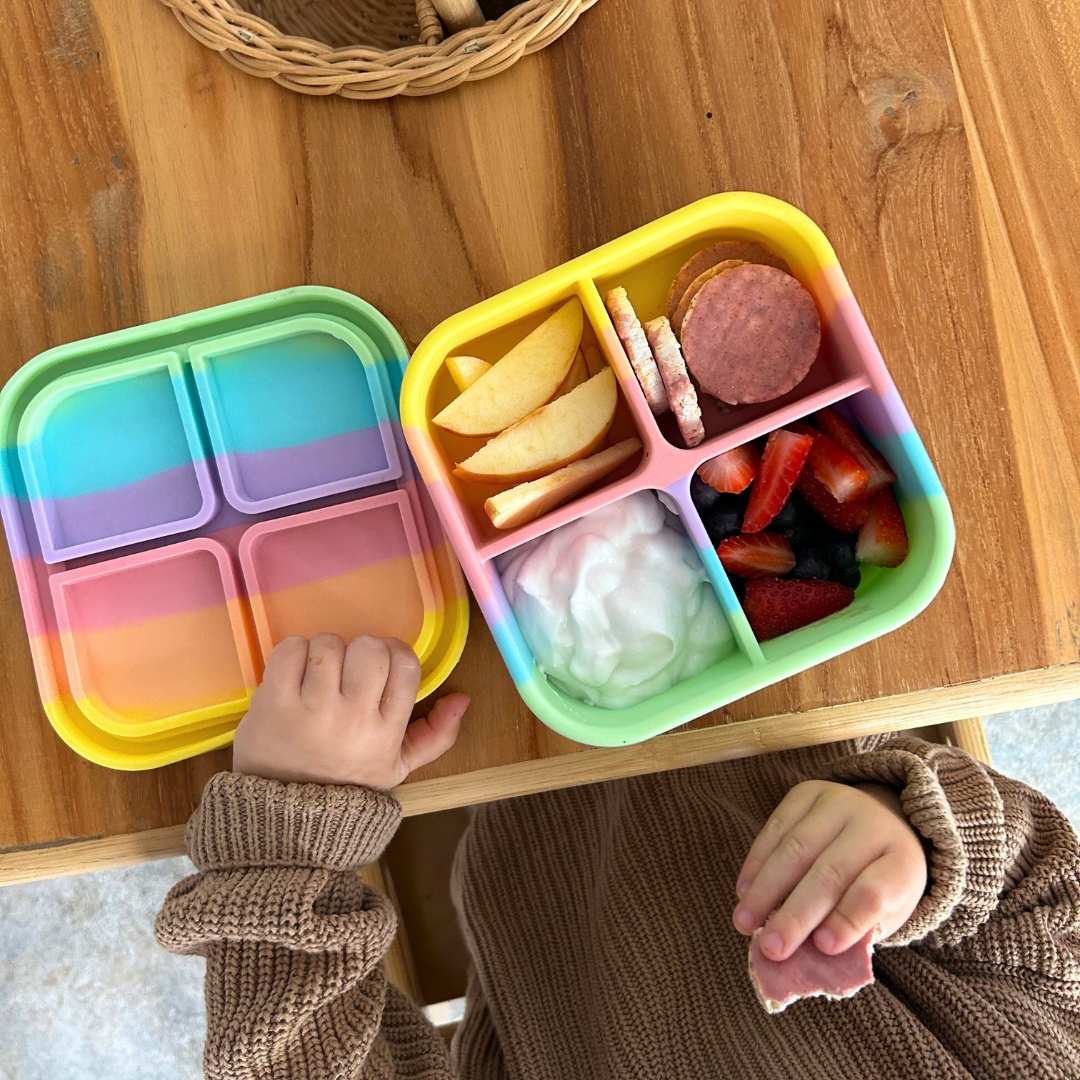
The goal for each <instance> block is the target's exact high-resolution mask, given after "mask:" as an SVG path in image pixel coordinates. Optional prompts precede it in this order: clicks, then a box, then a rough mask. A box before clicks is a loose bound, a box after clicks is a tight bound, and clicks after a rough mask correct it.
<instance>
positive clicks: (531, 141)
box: [0, 0, 1080, 881]
mask: <svg viewBox="0 0 1080 1080" xmlns="http://www.w3.org/2000/svg"><path fill="white" fill-rule="evenodd" d="M842 8H843V11H842V12H841V8H838V7H837V5H835V4H833V3H831V2H827V0H810V2H805V0H780V2H779V3H776V4H760V3H753V2H751V0H731V2H730V3H724V4H712V3H706V2H694V0H691V2H690V3H686V2H682V0H653V2H651V3H648V4H641V3H633V2H632V0H601V3H599V4H598V5H597V6H596V7H595V8H593V9H592V10H591V11H589V12H587V13H586V14H585V15H584V16H582V18H581V21H580V22H579V24H578V25H577V26H576V27H574V28H573V30H572V31H571V32H570V33H568V34H567V35H566V36H565V37H563V38H562V39H561V40H560V41H558V42H557V43H556V44H555V45H553V46H552V47H550V48H548V49H546V50H545V51H543V52H541V53H539V54H537V55H536V56H533V57H529V58H526V59H525V60H523V61H521V62H519V63H518V64H516V65H515V66H514V67H513V68H511V69H510V70H509V71H508V72H506V73H505V74H502V75H500V76H498V77H495V78H493V79H491V80H488V81H486V82H482V83H479V84H475V85H472V86H466V87H464V88H461V89H458V90H455V91H452V92H449V93H445V94H441V95H438V96H436V97H431V98H421V99H395V100H392V101H389V102H377V103H360V102H348V101H343V100H339V99H337V98H332V99H319V98H303V97H300V96H298V95H296V94H292V93H289V92H287V91H285V90H282V89H281V88H279V87H277V86H275V85H274V84H273V83H270V82H267V81H261V80H259V79H256V78H253V77H250V76H246V75H243V74H241V73H240V72H238V71H235V70H234V69H232V68H231V67H229V66H228V65H226V64H225V63H224V62H223V61H222V60H221V59H219V58H218V57H217V56H215V55H213V54H212V53H211V52H210V51H208V50H206V49H204V48H203V47H201V46H200V45H199V44H197V43H196V42H195V41H194V40H193V39H192V38H190V37H189V36H188V35H187V34H186V33H185V32H184V31H183V30H182V29H181V27H180V26H179V25H178V24H177V23H176V21H175V20H174V19H173V17H172V16H171V15H170V14H169V12H168V11H167V10H166V9H164V8H162V7H160V6H159V5H157V4H155V3H153V2H152V0H89V2H85V3H78V4H74V3H69V2H67V0H34V2H33V3H31V2H30V0H13V2H11V3H8V4H4V5H2V6H0V76H2V77H0V148H2V150H0V282H2V285H0V345H2V348H0V374H2V377H3V378H4V379H6V378H7V377H8V376H10V375H11V373H12V372H14V371H15V369H16V368H18V367H19V366H20V365H21V364H23V363H24V362H26V361H27V360H29V359H30V358H31V357H32V356H34V355H36V354H37V353H39V352H41V351H42V350H44V349H47V348H50V347H51V346H54V345H58V344H60V343H62V342H66V341H71V340H74V339H77V338H81V337H86V336H89V335H93V334H100V333H103V332H105V331H108V330H115V329H117V328H119V327H123V326H130V325H132V324H136V323H143V322H147V321H150V320H153V319H161V318H165V317H168V316H170V315H176V314H179V313H182V312H188V311H193V310H195V309H198V308H202V307H206V306H209V305H212V304H219V303H223V302H225V301H228V300H235V299H238V298H240V297H245V296H250V295H253V294H256V293H261V292H266V291H268V290H271V289H279V288H282V287H285V286H289V285H295V284H299V283H304V282H311V283H317V284H323V285H333V286H338V287H340V288H343V289H347V290H349V291H350V292H353V293H356V294H358V295H360V296H362V297H364V298H365V299H367V300H369V301H371V302H372V303H373V304H375V305H376V306H377V307H378V308H379V309H380V310H382V311H383V312H384V313H385V314H386V315H387V316H388V317H389V318H390V320H391V321H392V322H393V323H394V324H395V325H396V326H397V327H398V328H399V329H400V331H401V332H402V334H403V336H404V337H405V339H406V341H407V343H408V344H409V345H410V346H415V345H416V344H417V343H418V342H419V341H420V339H421V338H422V337H423V336H424V334H425V333H426V332H427V331H428V330H429V329H430V328H431V327H433V326H434V325H435V324H436V323H438V322H439V321H440V320H442V319H444V318H446V317H447V316H448V315H450V314H452V313H453V312H455V311H457V310H459V309H461V308H464V307H466V306H468V305H470V304H473V303H475V302H476V301H478V300H480V299H482V298H483V297H486V296H490V295H491V294H493V293H496V292H498V291H500V290H502V289H505V288H507V287H508V286H510V285H513V284H515V283H517V282H520V281H522V280H524V279H525V278H528V277H530V276H532V275H534V274H536V273H538V272H540V271H542V270H545V269H548V268H549V267H552V266H555V265H556V264H558V263H560V262H563V261H564V260H566V259H568V258H571V257H572V256H575V255H578V254H580V253H581V252H583V251H586V250H587V249H589V248H592V247H594V246H596V245H598V244H601V243H604V242H605V241H607V240H610V239H612V238H613V237H615V236H618V235H620V234H622V233H624V232H626V231H628V230H630V229H633V228H634V227H636V226H638V225H641V224H643V223H644V222H647V221H649V220H651V219H653V218H655V217H657V216H659V215H661V214H664V213H667V212H669V211H671V210H674V209H676V208H677V207H679V206H682V205H683V204H685V203H688V202H690V201H692V200H694V199H697V198H700V197H702V196H704V195H707V194H710V193H712V192H716V191H723V190H727V189H749V190H755V191H762V192H766V193H768V194H771V195H775V196H778V197H779V198H782V199H786V200H789V201H790V202H793V203H795V204H796V205H797V206H799V207H801V208H802V209H803V210H805V211H806V212H807V213H808V214H809V215H810V216H811V217H813V218H814V219H815V220H816V221H817V222H818V223H819V224H820V225H821V227H822V228H823V229H824V230H825V232H826V234H827V235H828V236H829V238H830V239H831V241H832V243H833V245H834V247H835V248H836V251H837V253H838V255H839V258H840V261H841V264H842V265H843V267H844V269H845V271H846V273H847V276H848V278H849V280H850V282H851V285H852V288H853V289H854V292H855V295H856V297H857V298H858V300H859V302H860V303H861V305H862V308H863V311H864V312H865V314H866V317H867V320H868V321H869V323H870V326H871V328H872V330H873V332H874V334H875V335H876V338H877V341H878V343H879V344H880V346H881V349H882V352H883V353H884V355H885V359H886V361H887V363H888V365H889V367H890V370H891V371H892V374H893V376H894V378H895V380H896V383H897V386H898V387H899V389H900V393H901V395H902V396H903V398H904V400H905V402H906V403H907V406H908V408H909V410H910V412H911V415H912V417H913V418H914V421H915V424H916V426H917V428H918V430H919V432H920V433H921V435H922V437H923V439H924V441H925V443H926V445H927V448H928V450H929V452H930V455H931V457H932V458H933V460H934V462H935V464H936V466H937V469H938V471H939V474H940V476H941V479H942V481H943V483H944V485H945V489H946V491H947V493H948V495H949V497H950V499H951V501H952V506H953V509H954V512H955V515H956V526H957V548H956V559H955V562H954V564H953V568H952V571H951V573H950V575H949V578H948V581H947V582H946V584H945V587H944V589H943V590H942V592H941V594H940V595H939V597H938V598H937V599H936V600H935V601H934V603H933V604H932V605H931V606H930V608H929V609H928V610H927V611H926V612H925V613H923V614H922V615H920V616H919V617H918V618H917V619H916V620H915V621H914V622H912V623H910V624H909V625H907V626H905V627H904V628H902V629H901V630H898V631H896V632H895V633H893V634H891V635H889V636H888V637H886V638H884V639H881V640H878V641H876V642H873V643H871V644H869V645H866V646H863V647H862V648H860V649H857V650H855V651H854V652H851V653H848V654H846V655H844V656H841V657H839V658H837V659H835V660H832V661H830V662H828V663H826V664H823V665H821V666H820V667H817V668H814V669H812V670H810V671H808V672H806V673H805V674H803V675H800V676H799V677H797V678H793V679H790V680H788V681H786V682H784V683H781V684H779V685H776V686H773V687H771V688H769V689H767V690H764V691H762V692H760V693H757V694H754V695H753V696H751V697H748V698H746V699H744V700H742V701H738V702H735V703H733V704H732V705H730V706H728V707H726V708H724V709H723V710H720V711H719V712H717V713H715V714H712V715H709V716H706V717H703V718H702V719H700V720H698V721H697V722H696V723H694V724H691V725H689V728H685V729H681V730H680V731H678V732H675V733H672V734H670V735H666V736H662V737H661V738H658V739H655V740H652V741H651V742H648V743H645V744H642V745H640V746H636V747H626V748H621V749H618V750H595V749H585V748H582V747H578V746H575V745H574V744H572V743H569V742H567V741H566V740H564V739H562V738H560V737H558V736H556V735H555V734H554V733H552V732H550V731H549V730H548V729H547V728H545V727H544V726H543V725H542V724H540V723H539V722H538V721H537V720H535V719H534V718H533V717H532V716H531V714H529V713H528V712H527V710H526V709H525V707H524V706H523V704H522V702H521V700H520V699H519V698H518V696H517V694H516V692H515V690H514V687H513V684H512V683H511V680H510V678H509V676H508V674H507V673H506V671H505V669H504V667H503V664H502V662H501V660H500V658H499V656H498V654H497V652H496V650H495V647H494V645H493V643H492V640H491V637H490V635H489V634H488V632H487V629H486V627H485V625H484V622H483V619H482V618H481V616H480V614H479V612H478V611H477V610H475V609H474V612H473V623H472V627H473V628H472V632H471V635H470V638H469V643H468V646H467V648H466V650H465V655H464V657H463V658H462V661H461V664H460V665H459V667H458V668H457V670H456V671H455V672H454V674H453V675H452V677H451V678H450V680H449V682H448V683H447V684H446V690H448V691H449V690H466V691H469V692H471V693H472V695H473V705H472V707H471V709H470V712H469V714H468V717H467V719H466V722H465V726H464V729H463V732H462V735H461V738H460V740H459V742H458V744H457V746H456V747H455V748H454V749H453V751H451V752H450V753H448V754H447V755H446V756H445V757H444V758H443V759H442V760H441V761H439V762H437V763H435V764H434V765H432V766H430V767H428V768H426V769H425V770H423V771H422V773H419V774H417V775H416V776H415V777H414V778H413V781H412V782H410V783H409V784H408V785H406V786H405V787H404V788H403V789H402V800H403V802H404V804H405V806H406V808H407V810H409V811H410V812H417V811H422V810H428V809H432V808H435V807H439V806H448V805H454V804H461V803H465V802H471V801H479V800H482V799H486V798H493V797H498V796H501V795H508V794H514V793H517V792H524V791H530V790H536V789H539V788H543V787H551V786H558V785H561V784H570V783H583V782H587V781H589V780H593V779H598V778H603V777H609V776H617V775H625V774H628V773H632V772H641V771H649V770H654V769H661V768H671V767H674V766H677V765H685V764H691V763H694V762H697V761H703V760H709V759H717V758H720V757H724V756H732V755H737V754H745V753H753V752H758V751H761V750H766V749H773V748H777V747H781V746H787V745H793V744H796V743H808V742H821V741H826V740H829V739H836V738H841V737H844V736H846V735H850V734H855V733H858V732H862V731H867V730H874V729H877V730H886V729H895V728H898V727H909V726H913V725H916V724H929V723H936V722H941V721H948V720H953V719H956V718H960V717H972V716H978V715H979V714H981V713H982V712H989V711H996V710H1000V709H1005V708H1010V707H1019V706H1023V705H1028V704H1033V703H1036V702H1040V701H1049V700H1054V699H1060V698H1064V697H1069V696H1075V695H1078V694H1080V557H1078V553H1080V421H1078V420H1077V417H1080V355H1078V353H1077V348H1078V346H1077V342H1080V274H1078V273H1077V269H1078V268H1080V259H1078V254H1080V250H1078V249H1080V231H1078V230H1077V229H1076V228H1075V227H1074V226H1075V211H1076V199H1077V191H1078V190H1080V152H1078V151H1080V56H1078V52H1080V10H1078V9H1077V8H1076V7H1075V5H1060V4H1056V3H1053V2H1052V0H927V2H926V3H924V4H920V5H911V4H908V3H901V2H900V0H849V2H848V3H846V4H844V5H842ZM0 703H2V704H0V709H2V712H0V717H2V726H0V881H2V880H16V879H19V878H25V877H31V876H35V875H40V874H46V873H57V872H63V871H64V870H72V869H79V868H85V867H89V866H94V865H102V864H106V863H117V862H122V861H130V860H134V859H139V858H147V857H152V856H153V855H155V854H170V853H173V852H176V851H178V850H181V834H182V823H183V822H184V821H185V819H186V818H187V816H188V814H189V813H190V812H191V810H192V808H193V807H194V806H195V804H196V801H197V800H198V797H199V792H200V791H201V789H202V786H203V784H204V783H205V782H206V780H207V779H208V778H209V777H210V776H211V775H212V774H213V773H214V772H215V771H217V770H219V769H223V768H227V767H228V765H229V754H228V752H227V751H222V752H219V753H215V754H210V755H206V756H204V757H200V758H197V759H194V760H191V761H187V762H184V763H181V764H178V765H174V766H171V767H169V768H165V769H160V770H157V771H153V772H147V773H119V772H110V771H109V770H106V769H103V768H100V767H98V766H96V765H92V764H90V763H88V762H86V761H84V760H82V759H81V758H79V757H78V756H77V755H75V754H74V753H72V752H71V751H70V750H68V749H67V747H65V746H64V745H63V744H62V743H61V741H60V739H59V738H58V737H57V736H56V735H55V734H54V733H53V731H52V728H51V727H50V726H49V723H48V721H47V720H46V718H45V715H44V713H43V712H42V709H41V706H40V703H39V700H38V695H37V689H36V686H35V682H34V676H33V670H32V667H31V662H30V651H29V647H28V643H27V638H26V631H25V628H24V625H23V618H22V613H21V609H20V606H19V600H18V596H17V592H16V588H15V581H14V577H13V574H12V570H11V565H10V561H9V560H8V559H7V558H4V559H2V560H0Z"/></svg>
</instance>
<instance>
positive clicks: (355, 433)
mask: <svg viewBox="0 0 1080 1080" xmlns="http://www.w3.org/2000/svg"><path fill="white" fill-rule="evenodd" d="M407 362H408V354H407V352H406V350H405V346H404V343H403V342H402V341H401V338H400V337H399V336H398V334H397V332H396V331H395V330H394V329H393V327H392V326H391V325H390V323H389V322H387V320H386V319H385V318H384V317H383V316H382V315H381V314H380V313H379V312H377V311H376V310H375V309H374V308H372V307H371V306H370V305H369V304H366V303H364V301H362V300H360V299H358V298H357V297H354V296H351V295H350V294H348V293H345V292H340V291H338V290H336V289H325V288H318V287H303V288H296V289H286V290H284V291H282V292H277V293H270V294H267V295H265V296H258V297H254V298H252V299H250V300H241V301H238V302H236V303H232V304H226V305H224V306H222V307H217V308H210V309H207V310H205V311H199V312H194V313H192V314H190V315H183V316H179V317H177V318H174V319H167V320H164V321H162V322H157V323H150V324H148V325H146V326H140V327H133V328H131V329H128V330H121V331H118V332H117V333H113V334H106V335H104V336H102V337H97V338H89V339H86V340H84V341H77V342H73V343H71V344H69V345H62V346H60V347H58V348H55V349H51V350H49V351H48V352H46V353H43V354H42V355H40V356H38V357H36V358H35V359H34V360H31V361H30V362H29V363H28V364H26V365H25V366H24V367H23V368H21V369H20V370H19V371H18V372H17V373H16V374H15V376H14V377H13V378H12V379H11V381H10V382H9V383H8V384H7V386H6V387H5V388H4V390H3V392H2V393H0V437H2V438H3V450H2V453H0V512H2V515H3V522H4V529H5V532H6V534H7V541H8V546H9V548H10V551H11V556H12V561H13V562H14V566H15V576H16V580H17V582H18V586H19V594H20V597H21V600H22V606H23V612H24V616H25V619H26V625H27V631H28V633H29V637H30V647H31V653H32V655H33V660H34V666H35V670H36V674H37V679H38V686H39V690H40V693H41V699H42V702H43V704H44V707H45V711H46V713H47V714H48V716H49V719H50V721H51V722H52V724H53V727H55V728H56V730H57V732H58V733H59V734H60V736H61V737H62V738H63V739H64V741H65V742H67V743H68V745H69V746H71V747H72V748H73V749H75V750H76V751H78V752H79V753H80V754H82V755H83V756H84V757H87V758H90V759H91V760H93V761H96V762H98V763H100V764H103V765H108V766H111V767H113V768H119V769H146V768H154V767H157V766H160V765H164V764H168V763H169V762H172V761H176V760H179V759H181V758H185V757H190V756H192V755H194V754H198V753H202V752H204V751H206V750H211V749H214V748H216V747H219V746H224V745H227V744H228V743H229V742H230V741H231V739H232V735H233V731H234V729H235V727H236V724H237V723H238V721H239V719H240V717H241V716H242V715H243V714H244V712H245V710H246V709H247V707H248V704H249V702H250V699H251V693H252V690H253V689H254V687H255V685H256V682H257V680H258V678H259V677H260V675H261V672H262V668H263V664H264V662H265V658H266V656H267V655H268V654H269V652H270V650H271V649H272V647H273V646H274V644H276V643H277V642H278V641H280V640H281V639H282V638H283V637H286V636H288V635H290V634H303V635H305V636H310V635H311V634H313V633H316V632H319V631H332V632H336V633H340V634H341V635H342V636H343V637H345V638H352V637H354V636H356V635H357V634H360V633H372V634H378V635H393V636H395V637H400V638H402V639H403V640H405V641H408V642H410V643H411V644H412V645H413V647H414V648H415V649H416V651H417V653H418V655H419V657H420V660H421V686H420V694H421V696H426V695H427V694H429V693H431V692H432V691H433V690H434V689H435V688H436V687H437V686H438V685H439V684H440V683H442V682H443V680H444V679H445V678H446V677H447V676H448V675H449V673H450V671H451V670H452V669H453V667H454V665H455V664H456V663H457V660H458V658H459V657H460V655H461V650H462V648H463V647H464V644H465V638H466V635H467V633H468V621H469V605H468V596H467V593H466V590H465V583H464V580H463V578H462V576H461V570H460V567H459V565H458V563H457V560H456V559H455V557H454V553H453V550H452V548H451V547H450V544H449V543H448V541H447V540H446V538H445V536H444V534H443V531H442V528H441V525H440V523H439V519H438V516H437V514H436V513H435V511H434V507H433V506H432V503H431V500H430V499H429V497H428V495H427V493H426V491H425V490H424V487H423V485H422V484H420V483H419V482H418V481H417V479H416V477H415V475H414V472H413V466H412V459H411V457H410V455H409V452H408V447H407V446H406V444H405V441H404V438H403V434H402V429H401V423H400V420H399V418H398V412H397V399H398V394H399V390H400V385H401V379H402V376H403V373H404V370H405V366H406V364H407Z"/></svg>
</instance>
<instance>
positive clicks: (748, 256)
mask: <svg viewBox="0 0 1080 1080" xmlns="http://www.w3.org/2000/svg"><path fill="white" fill-rule="evenodd" d="M728 259H741V260H742V261H743V262H749V263H761V264H762V265H763V266H775V267H776V269H777V270H783V271H784V272H785V273H787V274H790V273H791V270H790V268H789V267H788V264H787V263H786V262H784V260H783V259H781V258H780V256H779V255H774V254H773V253H772V252H771V251H770V250H769V249H768V248H766V247H762V245H761V244H759V243H758V242H757V241H756V240H721V241H720V243H718V244H713V245H712V246H711V247H707V248H705V249H704V250H703V251H699V252H698V253H697V254H696V255H694V256H693V257H692V258H690V259H687V261H686V262H685V263H683V265H682V268H681V269H680V270H679V272H678V273H677V274H676V275H675V280H674V281H673V282H672V283H671V289H670V290H669V292H668V310H667V313H668V319H670V320H671V323H672V325H673V326H674V324H675V311H676V309H677V308H678V306H679V301H680V300H681V299H682V295H683V293H684V292H686V288H687V286H688V285H689V284H690V282H692V281H693V280H694V278H696V277H697V276H698V275H699V274H703V273H704V272H705V271H706V270H708V269H709V267H710V266H715V265H716V264H717V263H721V262H726V261H727V260H728Z"/></svg>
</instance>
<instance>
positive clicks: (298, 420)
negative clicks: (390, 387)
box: [188, 315, 402, 514]
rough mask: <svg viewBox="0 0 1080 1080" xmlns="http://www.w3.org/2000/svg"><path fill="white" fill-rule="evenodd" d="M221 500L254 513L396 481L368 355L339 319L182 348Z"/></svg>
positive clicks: (272, 327)
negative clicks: (203, 421)
mask: <svg viewBox="0 0 1080 1080" xmlns="http://www.w3.org/2000/svg"><path fill="white" fill-rule="evenodd" d="M188 356H189V359H190V361H191V366H192V369H193V371H194V373H195V382H196V386H197V387H198V392H199V398H200V400H201V401H202V406H203V411H204V413H205V415H206V421H207V427H208V429H209V432H210V440H211V442H212V444H213V448H214V454H215V456H216V460H217V467H218V472H219V474H220V476H221V486H222V490H223V491H224V493H225V498H226V499H227V500H228V501H229V503H230V504H231V505H232V506H234V507H235V508H236V509H237V510H240V511H242V512H243V513H246V514H257V513H262V512H264V511H267V510H276V509H278V508H280V507H283V506H291V505H294V504H296V503H300V502H307V501H309V500H311V499H318V498H322V497H324V496H327V495H334V494H338V493H339V492H343V491H352V490H354V489H356V488H361V487H366V486H370V485H374V484H380V483H383V482H385V481H388V480H396V479H398V478H399V477H400V476H401V471H402V470H401V461H400V459H399V457H398V452H397V448H396V446H395V445H394V438H393V433H392V431H391V426H390V419H389V414H388V411H387V407H386V401H385V400H384V397H383V391H382V387H381V385H380V382H379V376H378V372H377V370H376V363H377V358H376V357H375V356H373V355H372V352H371V350H370V349H369V348H368V346H367V345H366V344H365V342H364V341H363V340H362V339H361V338H360V337H359V335H358V334H356V333H355V332H354V331H352V330H351V329H350V328H349V327H348V326H347V325H346V324H345V323H344V322H342V321H340V320H336V319H332V318H329V317H325V316H317V315H305V316H298V317H293V318H289V319H285V320H282V321H280V322H277V323H271V324H269V325H266V326H261V327H256V328H254V329H251V330H244V331H241V332H239V333H236V334H229V335H226V336H224V337H220V338H215V339H213V340H211V341H203V342H200V343H199V344H197V345H193V346H191V348H190V349H189V351H188Z"/></svg>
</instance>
